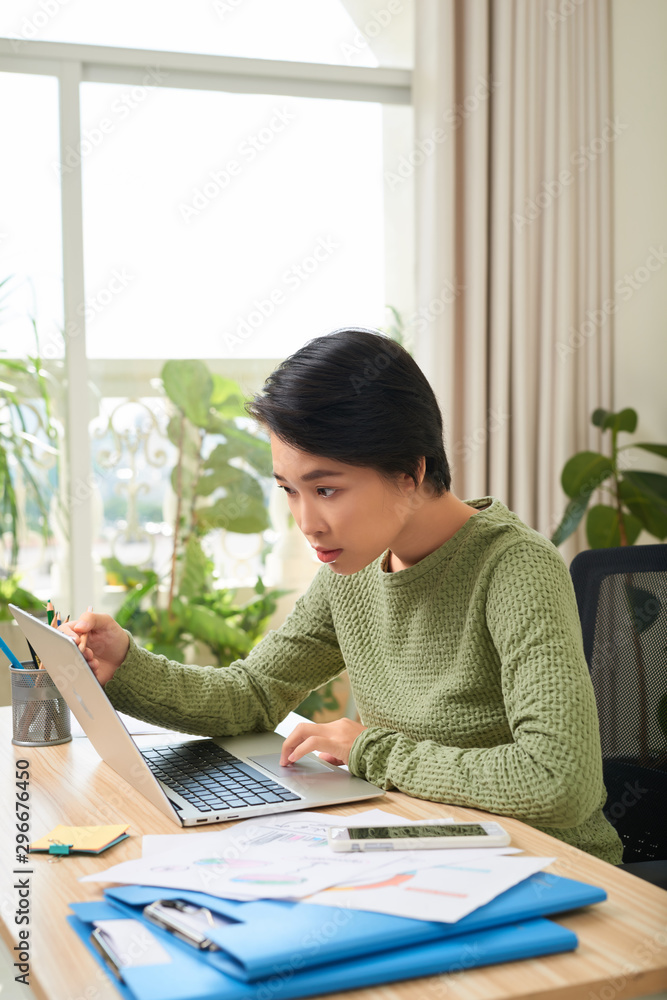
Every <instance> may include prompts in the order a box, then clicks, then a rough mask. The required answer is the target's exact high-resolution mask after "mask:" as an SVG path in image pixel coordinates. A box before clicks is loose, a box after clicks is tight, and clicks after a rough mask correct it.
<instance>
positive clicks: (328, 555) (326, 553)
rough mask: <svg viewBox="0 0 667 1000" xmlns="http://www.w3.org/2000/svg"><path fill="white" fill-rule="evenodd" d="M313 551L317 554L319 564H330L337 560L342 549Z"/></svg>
mask: <svg viewBox="0 0 667 1000" xmlns="http://www.w3.org/2000/svg"><path fill="white" fill-rule="evenodd" d="M315 551H316V552H317V558H318V559H319V560H320V562H326V563H330V562H333V561H334V559H337V558H338V556H339V555H340V554H341V552H342V551H343V550H342V549H315Z"/></svg>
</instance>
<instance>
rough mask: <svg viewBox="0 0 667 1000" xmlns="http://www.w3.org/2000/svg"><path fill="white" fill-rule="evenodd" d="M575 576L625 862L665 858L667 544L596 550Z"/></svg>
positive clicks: (574, 569)
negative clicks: (661, 719) (660, 715)
mask: <svg viewBox="0 0 667 1000" xmlns="http://www.w3.org/2000/svg"><path fill="white" fill-rule="evenodd" d="M570 573H571V575H572V582H573V584H574V589H575V593H576V597H577V604H578V607H579V616H580V618H581V628H582V634H583V640H584V652H585V654H586V660H587V662H588V667H589V670H590V674H591V680H592V682H593V687H594V689H595V698H596V702H597V709H598V717H599V721H600V742H601V745H602V758H603V764H604V773H605V784H606V787H607V791H608V793H609V796H608V799H607V803H606V806H605V814H606V815H607V818H608V819H610V820H611V821H612V822H613V823H614V824H615V825H616V827H617V829H618V832H619V833H620V834H621V836H622V838H623V840H624V843H625V845H626V850H625V852H624V858H623V860H624V861H626V862H627V861H630V860H646V859H648V858H656V857H657V858H665V857H667V823H666V822H665V818H664V817H665V815H667V737H666V735H665V732H664V730H663V728H662V726H661V725H660V719H659V713H660V712H662V713H665V711H666V710H667V697H666V696H667V545H638V546H623V547H621V548H613V549H592V550H590V551H588V552H582V553H580V554H579V555H578V556H576V557H575V558H574V559H573V560H572V564H571V566H570ZM663 699H665V701H663V704H662V708H661V707H660V706H661V701H662V700H663ZM664 724H665V722H664V720H663V725H664ZM623 803H625V805H624V804H623ZM630 806H632V808H630Z"/></svg>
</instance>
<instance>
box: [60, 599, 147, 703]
mask: <svg viewBox="0 0 667 1000" xmlns="http://www.w3.org/2000/svg"><path fill="white" fill-rule="evenodd" d="M60 631H61V632H64V633H65V634H66V635H69V636H71V638H72V639H74V640H75V642H76V643H77V645H78V646H79V647H80V646H81V643H82V641H83V637H84V635H85V636H86V639H87V645H86V647H85V649H84V650H83V655H84V656H85V658H86V659H87V660H88V664H89V666H90V668H91V670H92V671H93V673H94V674H95V676H96V677H97V679H98V681H99V682H100V684H101V685H102V687H104V685H105V684H106V683H107V681H110V680H111V678H112V677H113V675H114V674H115V673H116V671H117V670H118V668H119V666H120V665H121V663H122V662H123V660H124V659H125V657H126V656H127V651H128V648H129V645H130V640H129V638H128V635H127V632H126V631H125V630H124V629H122V628H121V627H120V625H119V624H118V622H115V621H114V620H113V618H112V617H111V615H98V614H93V612H92V611H86V612H85V613H84V614H82V615H81V617H80V618H79V619H78V621H75V622H67V623H64V622H63V624H62V625H61V626H60Z"/></svg>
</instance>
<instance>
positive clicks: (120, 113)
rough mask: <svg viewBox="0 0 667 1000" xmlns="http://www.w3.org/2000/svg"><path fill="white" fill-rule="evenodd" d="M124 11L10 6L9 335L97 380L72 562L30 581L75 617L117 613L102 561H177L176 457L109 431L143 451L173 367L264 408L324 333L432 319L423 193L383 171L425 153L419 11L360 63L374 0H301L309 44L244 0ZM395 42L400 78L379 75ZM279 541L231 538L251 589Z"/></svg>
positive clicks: (86, 380) (73, 475) (383, 33)
mask: <svg viewBox="0 0 667 1000" xmlns="http://www.w3.org/2000/svg"><path fill="white" fill-rule="evenodd" d="M103 6H104V5H103V4H102V3H99V4H95V5H86V4H78V5H75V4H72V5H71V6H66V5H64V4H62V3H60V4H59V2H58V0H55V7H57V10H55V8H54V5H53V4H48V5H47V4H46V3H40V0H36V2H34V3H31V4H30V5H27V4H17V3H14V4H7V5H5V6H4V7H3V10H2V12H1V14H0V30H4V31H5V32H6V33H7V37H6V38H4V39H3V38H0V88H4V90H0V97H4V98H5V99H4V100H3V101H2V109H3V110H2V112H1V113H2V115H3V122H4V124H5V132H4V134H5V136H9V137H10V141H12V138H13V141H12V145H11V146H10V149H11V156H10V157H6V158H5V159H4V160H3V163H2V166H1V167H0V169H1V170H3V172H4V173H3V181H4V189H5V190H9V191H11V192H12V195H13V197H12V198H10V199H7V200H6V203H5V209H4V215H3V218H2V219H0V233H1V234H6V236H3V238H2V240H0V253H1V254H3V255H4V256H3V257H2V260H3V264H4V267H5V269H6V270H9V271H11V273H13V274H14V275H15V281H16V283H17V285H18V287H19V288H22V289H23V292H22V293H21V294H22V295H23V296H24V298H23V299H21V300H20V301H18V302H17V307H16V309H15V313H14V314H13V315H9V314H8V315H7V320H8V325H7V326H5V327H4V328H3V327H2V326H0V332H2V336H3V338H4V340H3V345H4V343H6V344H7V345H11V349H12V351H13V352H15V353H16V354H23V353H25V352H26V351H27V350H30V349H32V346H33V345H32V341H31V339H30V336H29V335H30V326H29V324H28V323H27V321H26V316H27V315H28V314H29V313H30V312H34V314H35V316H36V319H37V322H38V329H39V331H40V337H41V338H42V349H43V350H42V353H43V356H44V357H45V358H46V359H47V360H46V364H47V365H48V366H50V367H51V368H52V370H53V371H54V372H55V373H56V374H57V379H58V381H59V383H60V384H61V385H62V384H64V383H67V384H68V385H69V386H72V387H75V391H74V392H72V391H70V392H69V394H68V395H67V396H66V397H65V398H64V399H63V403H62V410H61V414H62V419H63V423H64V426H65V431H64V437H65V440H64V446H65V447H66V453H67V465H66V468H67V477H68V479H67V482H66V483H64V484H63V493H64V495H65V497H66V500H67V502H66V509H67V512H68V514H69V518H70V522H71V523H70V531H69V545H68V551H67V554H66V557H62V558H61V557H60V556H58V558H53V560H52V569H51V577H50V578H49V577H45V575H44V572H41V575H40V573H35V575H34V578H33V579H31V578H27V579H26V584H27V585H28V586H33V587H38V588H40V589H41V590H42V591H46V590H47V589H48V590H49V591H50V593H48V595H47V594H46V593H45V596H52V597H54V598H56V597H58V599H59V601H60V604H61V607H67V608H72V609H78V608H80V607H85V606H86V604H88V603H90V594H91V593H92V594H94V601H95V604H96V606H98V607H100V608H104V609H105V610H111V611H113V610H114V604H113V601H112V599H111V598H110V597H109V592H108V590H107V591H105V590H104V574H103V573H102V570H101V567H100V565H99V558H100V557H101V556H103V555H104V554H108V553H109V552H114V551H115V552H117V553H118V554H119V555H121V556H123V555H124V553H125V550H124V548H123V546H128V545H129V546H130V548H131V549H132V553H133V554H134V557H136V558H137V560H139V557H141V560H144V561H145V560H146V559H148V560H151V559H153V555H152V552H153V549H154V550H155V552H156V553H159V552H163V551H164V544H163V543H164V541H165V539H166V537H167V535H168V530H169V527H168V526H169V520H168V517H167V515H166V514H165V509H164V506H163V510H162V511H161V510H160V509H159V502H158V498H159V497H161V496H162V497H163V498H164V497H166V498H167V499H166V506H167V507H168V486H167V482H166V476H167V470H168V468H169V463H168V462H166V463H164V464H163V465H160V464H153V463H152V461H151V460H150V458H147V457H146V456H145V455H144V456H143V457H142V456H139V455H137V457H136V463H135V465H134V466H133V465H132V461H134V460H130V458H131V455H130V451H129V450H128V447H124V449H120V450H117V451H118V455H117V461H114V460H112V459H113V456H112V457H111V458H109V456H104V455H103V454H102V452H103V451H104V447H105V442H106V444H107V445H108V442H109V440H111V438H113V434H114V430H113V428H110V426H109V416H110V415H111V414H112V413H114V412H115V414H116V417H115V418H114V419H115V428H116V430H117V431H118V432H120V434H121V435H122V434H125V435H126V437H125V442H126V445H127V443H128V442H129V444H130V450H131V446H132V435H133V434H136V433H140V432H141V429H142V428H144V427H146V426H148V424H150V422H151V416H150V414H151V413H152V412H157V413H158V416H159V409H160V408H159V406H158V407H157V410H156V409H155V407H156V404H157V402H158V401H157V399H156V397H157V395H158V394H159V393H158V389H157V388H156V379H157V377H158V376H159V373H160V368H161V364H162V361H163V360H165V359H167V358H170V357H171V358H187V357H195V358H201V359H203V360H206V361H207V362H208V363H209V365H210V367H211V368H213V369H214V370H217V371H219V372H220V373H221V374H226V375H228V376H230V377H232V378H236V379H238V380H239V381H240V382H241V384H242V386H243V389H244V391H245V392H247V393H251V392H253V391H255V390H256V389H258V388H259V387H260V386H261V384H262V381H263V380H264V378H265V377H266V375H267V374H268V373H269V372H270V371H271V370H272V368H273V367H274V365H275V362H276V361H277V360H280V359H281V358H283V357H285V356H286V355H287V354H288V353H290V352H292V351H294V350H296V349H297V348H298V347H299V346H301V344H302V343H304V342H305V341H306V340H308V339H310V338H311V337H313V336H317V335H318V334H321V333H325V332H329V331H330V330H331V329H333V328H335V327H336V326H339V325H344V324H347V323H354V324H362V325H371V326H378V325H381V324H383V322H384V320H385V306H386V305H387V304H390V305H392V306H395V307H397V308H398V309H399V310H400V311H402V312H404V313H405V314H409V313H410V311H411V308H412V271H413V268H412V243H411V237H410V233H411V224H412V201H411V192H410V185H409V183H406V184H405V185H402V186H401V187H400V189H397V190H396V191H392V190H391V188H390V186H388V185H385V184H384V181H383V164H385V163H393V162H394V161H395V160H396V158H397V157H398V156H399V155H400V154H401V153H402V152H403V151H404V150H405V149H407V148H410V146H411V128H412V117H411V108H410V73H409V71H408V70H405V69H403V68H401V67H402V66H403V65H405V64H406V63H405V60H404V61H403V62H401V55H400V52H401V48H402V46H403V48H404V42H405V39H406V38H408V37H409V32H402V31H401V30H399V29H400V25H401V23H403V22H401V17H405V18H408V19H409V17H410V16H411V10H410V8H411V5H410V4H405V5H402V4H398V3H397V2H396V0H391V4H390V3H389V0H387V3H386V4H385V6H386V7H387V9H389V8H390V7H391V8H392V10H393V11H394V13H393V14H392V16H391V19H390V20H389V21H387V23H386V24H384V25H379V23H376V22H377V18H379V19H380V20H382V19H383V15H381V14H380V13H378V12H379V11H380V8H377V10H376V13H375V15H373V16H374V17H376V22H374V23H373V25H371V26H370V27H369V28H368V30H367V31H366V27H364V32H362V36H359V37H357V46H358V51H356V53H355V52H354V51H347V50H346V51H345V52H344V51H343V49H342V48H341V40H343V39H345V38H346V37H347V35H346V32H350V31H352V30H355V31H356V30H357V29H356V28H355V25H356V23H357V22H356V21H352V20H351V18H354V17H357V18H358V17H359V16H360V15H359V13H358V11H359V9H361V7H362V6H363V4H362V3H361V2H359V3H357V2H356V0H345V3H342V2H339V0H336V2H334V0H331V2H327V3H325V2H324V0H322V3H320V4H318V21H317V23H315V21H314V20H313V18H312V13H311V12H312V9H313V7H314V5H312V3H308V4H306V3H305V2H304V3H297V0H294V3H293V4H292V3H290V4H288V3H287V2H285V3H281V5H280V7H281V9H282V10H283V12H284V11H285V9H286V8H287V7H288V6H289V7H290V9H291V10H292V11H293V17H294V19H296V21H298V24H299V32H298V33H297V32H295V31H294V29H293V25H291V24H290V23H289V18H288V17H287V16H286V15H285V16H284V18H283V21H282V22H281V23H280V25H277V24H276V22H275V14H274V11H275V9H276V7H277V5H275V4H273V2H272V0H271V2H270V0H266V2H265V0H244V2H243V3H241V2H240V0H239V3H237V4H234V3H230V4H229V5H228V6H229V8H230V10H229V12H228V13H229V18H230V20H229V22H227V21H226V20H224V21H223V20H221V14H222V13H224V11H223V10H222V8H221V7H220V9H218V8H216V7H215V5H214V4H209V5H208V6H207V7H206V9H205V10H204V11H201V10H200V12H199V13H197V11H195V12H190V11H188V16H187V17H185V18H184V17H183V16H182V14H183V12H182V8H181V7H180V5H179V8H178V16H176V14H175V13H174V16H173V17H170V16H169V14H170V12H172V13H173V12H174V11H175V10H176V8H175V7H174V6H170V5H168V4H167V3H164V2H161V3H160V6H159V8H158V7H157V4H155V5H151V4H149V3H148V2H147V3H145V4H141V5H139V7H137V6H136V5H133V7H132V10H131V13H129V12H128V14H127V16H126V17H123V16H122V15H121V14H120V13H119V12H120V11H121V10H122V4H121V6H120V7H119V5H118V3H116V4H114V5H113V11H114V14H113V16H111V14H110V16H109V19H108V21H107V22H106V23H104V37H101V35H99V34H98V35H95V33H94V30H93V28H94V24H93V22H95V23H96V24H100V23H102V21H103V19H102V18H101V16H100V10H101V9H102V8H103ZM398 7H401V8H404V9H403V11H402V13H401V11H399V10H398ZM52 9H53V10H54V11H55V12H54V13H53V14H50V13H49V11H51V10H52ZM93 9H94V17H93V15H92V13H91V12H92V11H93ZM109 10H111V6H109ZM128 10H129V8H128ZM261 11H264V19H262V17H259V18H258V12H260V13H261ZM213 15H214V16H215V21H216V23H215V25H214V27H211V23H210V22H211V17H212V16H213ZM319 15H321V16H319ZM399 15H400V16H399ZM385 20H386V18H385ZM217 21H220V23H221V24H222V25H223V29H224V30H218V25H217ZM369 23H370V22H369ZM174 25H176V27H174ZM334 25H335V29H334ZM118 26H122V28H123V30H124V31H129V30H130V29H131V30H132V31H133V32H134V34H133V35H121V34H120V33H119V30H120V29H119V28H118ZM117 28H118V30H117ZM170 32H171V34H170ZM223 39H224V42H223ZM397 39H398V41H397ZM98 42H101V43H103V44H104V45H105V46H117V48H116V49H110V48H106V49H105V50H104V51H103V53H101V52H100V51H99V50H96V49H95V48H94V47H93V46H94V44H95V43H98ZM366 42H367V43H368V44H366ZM77 43H81V44H77ZM91 43H93V44H91ZM362 43H363V44H362ZM124 45H135V46H139V45H141V46H147V48H145V49H140V48H134V49H129V48H122V47H121V46H124ZM159 46H164V47H165V49H171V50H172V52H171V53H170V52H169V51H164V52H162V51H156V49H157V48H158V47H159ZM148 47H149V48H148ZM190 50H192V51H193V52H194V51H197V52H200V53H204V54H203V55H189V54H188V52H189V51H190ZM392 51H393V52H394V54H395V55H394V56H392V60H393V65H394V66H395V67H396V68H388V69H384V68H383V69H380V68H379V65H382V64H383V63H384V64H386V59H387V58H388V56H387V53H389V52H392ZM174 53H175V54H174ZM230 56H231V57H242V58H229V57H230ZM267 59H272V60H282V61H278V62H266V61H265V60H267ZM296 59H308V60H309V63H308V64H305V63H304V64H300V65H298V66H297V67H295V66H294V65H292V64H291V63H290V62H288V61H287V60H296ZM318 61H319V62H318ZM8 95H11V99H8ZM59 126H60V131H59ZM61 204H62V205H63V206H64V210H63V211H62V217H63V220H64V221H63V228H62V232H61V221H60V217H61ZM0 277H1V275H0ZM28 292H29V294H30V296H32V298H29V297H28ZM63 301H64V307H63ZM29 307H34V308H29ZM84 325H85V333H86V336H85V337H84V336H82V335H81V334H82V332H83V328H84ZM59 365H60V368H58V366H59ZM63 366H64V367H63ZM63 376H64V378H63ZM63 395H64V394H63ZM162 426H163V423H162ZM159 427H160V420H159V419H158V420H156V422H155V426H154V427H153V430H152V431H151V433H154V434H157V433H158V432H159ZM91 434H92V435H93V438H92V448H91ZM98 434H99V435H102V437H98V436H96V435H98ZM105 435H106V438H104V436H105ZM151 447H155V445H151ZM101 478H103V480H104V481H103V482H100V479H101ZM142 484H143V485H142ZM132 497H133V498H134V501H137V502H133V503H132V502H130V500H131V498H132ZM139 499H140V500H141V502H138V500H139ZM123 503H125V507H124V508H123ZM73 526H74V527H75V530H72V527H73ZM63 538H64V536H63ZM267 540H270V537H269V536H267ZM259 542H261V539H256V540H255V541H254V542H253V540H252V539H249V538H243V537H241V536H236V538H234V537H232V536H230V537H229V538H228V539H226V540H223V543H224V544H222V543H221V544H220V545H219V546H218V551H219V552H221V553H223V551H224V553H226V555H221V556H220V559H221V560H222V563H223V571H224V573H225V574H226V579H225V581H224V582H226V583H229V584H234V583H240V582H241V581H243V582H248V570H247V566H246V567H245V569H244V568H242V567H241V565H240V563H239V559H247V560H248V561H249V563H248V564H249V565H250V566H251V567H252V566H257V562H256V560H257V558H258V555H257V553H258V552H259V551H260V550H263V549H265V546H262V545H261V544H258V543H259ZM91 553H93V555H91ZM227 557H228V559H227V562H226V563H225V559H226V558H227ZM155 558H156V559H157V558H158V557H157V556H156V557H155ZM253 560H254V561H253ZM156 568H159V567H158V566H157V565H156ZM253 572H254V570H253Z"/></svg>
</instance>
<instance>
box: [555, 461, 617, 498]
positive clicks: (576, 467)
mask: <svg viewBox="0 0 667 1000" xmlns="http://www.w3.org/2000/svg"><path fill="white" fill-rule="evenodd" d="M613 471H614V467H613V465H612V463H611V459H610V458H608V456H607V455H601V454H600V453H599V452H598V451H580V452H578V453H577V454H576V455H573V456H572V458H571V459H569V460H568V461H567V462H566V463H565V466H564V468H563V472H562V475H561V478H560V481H561V485H562V487H563V489H564V491H565V493H566V494H567V496H569V497H570V499H572V500H574V499H575V498H577V497H583V496H587V497H590V495H591V493H592V492H593V491H594V490H596V489H597V488H598V486H599V485H600V484H601V483H603V482H604V481H605V479H608V478H609V476H611V475H612V473H613Z"/></svg>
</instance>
